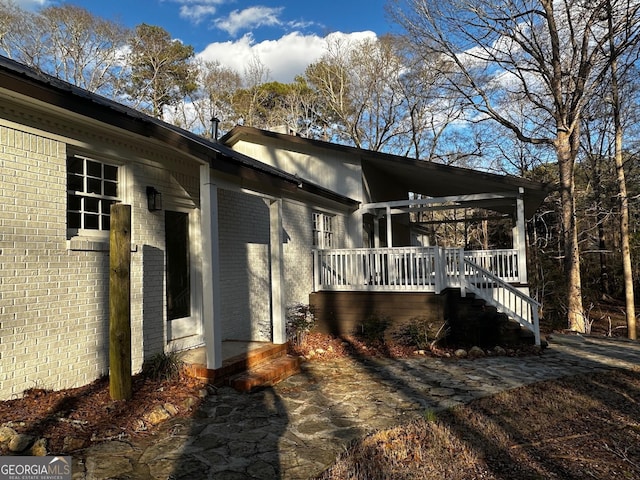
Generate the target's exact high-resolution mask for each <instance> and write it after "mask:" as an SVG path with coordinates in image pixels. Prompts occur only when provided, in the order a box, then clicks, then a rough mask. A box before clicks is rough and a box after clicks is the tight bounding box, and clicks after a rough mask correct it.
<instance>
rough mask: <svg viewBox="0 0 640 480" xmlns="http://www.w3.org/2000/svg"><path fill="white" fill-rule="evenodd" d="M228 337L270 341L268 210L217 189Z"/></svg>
mask: <svg viewBox="0 0 640 480" xmlns="http://www.w3.org/2000/svg"><path fill="white" fill-rule="evenodd" d="M218 221H219V235H220V283H221V285H220V288H221V298H222V305H221V315H222V338H223V340H263V341H269V340H271V316H270V303H269V298H270V297H269V295H270V274H269V208H268V206H267V204H266V203H265V200H263V199H262V198H260V197H257V196H253V195H247V194H243V193H239V192H233V191H230V190H224V189H219V190H218Z"/></svg>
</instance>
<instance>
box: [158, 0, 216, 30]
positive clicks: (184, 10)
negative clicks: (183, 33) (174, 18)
mask: <svg viewBox="0 0 640 480" xmlns="http://www.w3.org/2000/svg"><path fill="white" fill-rule="evenodd" d="M164 1H168V2H171V3H177V4H179V5H181V7H180V18H184V19H186V20H189V21H190V22H192V23H194V24H196V25H197V24H199V23H200V22H202V21H203V20H204V19H205V17H209V16H212V15H214V14H215V13H216V10H217V8H216V7H217V5H221V4H223V3H225V0H164Z"/></svg>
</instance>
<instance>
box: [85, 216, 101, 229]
mask: <svg viewBox="0 0 640 480" xmlns="http://www.w3.org/2000/svg"><path fill="white" fill-rule="evenodd" d="M99 222H100V216H99V215H92V214H89V213H85V214H84V228H86V229H89V230H98V225H99Z"/></svg>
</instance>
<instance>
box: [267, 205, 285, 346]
mask: <svg viewBox="0 0 640 480" xmlns="http://www.w3.org/2000/svg"><path fill="white" fill-rule="evenodd" d="M269 235H270V239H269V240H270V241H269V243H270V250H271V251H270V255H271V328H272V329H273V333H272V337H273V339H272V341H273V343H275V344H283V343H287V324H286V313H285V305H284V303H285V299H284V267H283V261H284V253H283V248H284V247H283V244H282V200H280V199H279V200H275V201H273V202H271V204H270V205H269Z"/></svg>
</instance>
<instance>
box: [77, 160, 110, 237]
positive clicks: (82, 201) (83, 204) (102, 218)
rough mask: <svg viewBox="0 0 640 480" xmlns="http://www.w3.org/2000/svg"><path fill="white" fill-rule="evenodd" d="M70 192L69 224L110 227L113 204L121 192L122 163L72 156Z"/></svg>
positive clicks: (89, 228) (95, 228)
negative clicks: (119, 178) (120, 165)
mask: <svg viewBox="0 0 640 480" xmlns="http://www.w3.org/2000/svg"><path fill="white" fill-rule="evenodd" d="M67 192H68V194H67V227H68V228H71V229H86V230H105V231H107V230H109V225H110V219H109V215H110V207H111V205H112V204H113V203H115V202H116V201H117V200H116V199H117V196H118V167H116V166H113V165H104V164H102V163H101V162H98V161H95V160H87V159H81V158H74V157H69V158H67ZM76 192H77V193H76ZM88 194H91V195H90V196H89V195H88Z"/></svg>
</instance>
